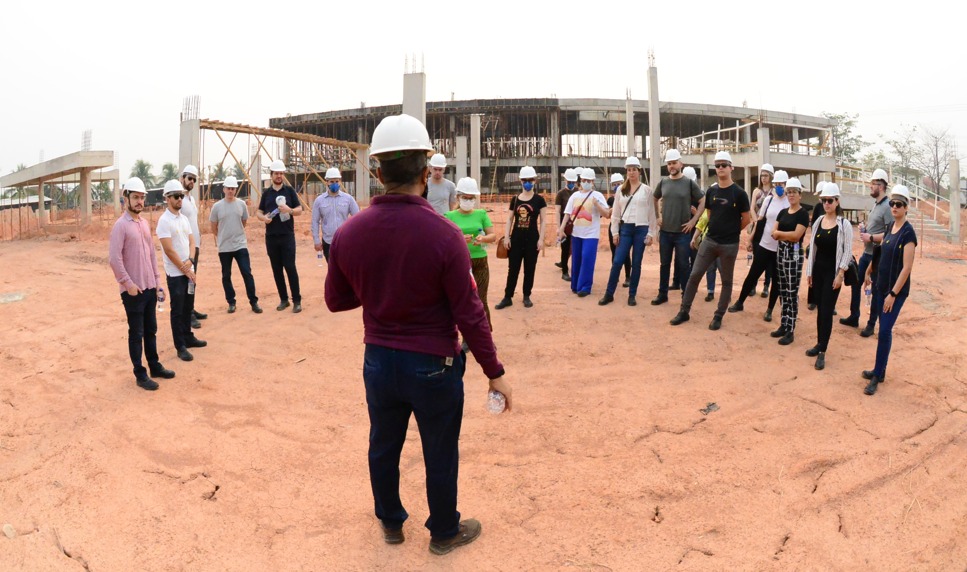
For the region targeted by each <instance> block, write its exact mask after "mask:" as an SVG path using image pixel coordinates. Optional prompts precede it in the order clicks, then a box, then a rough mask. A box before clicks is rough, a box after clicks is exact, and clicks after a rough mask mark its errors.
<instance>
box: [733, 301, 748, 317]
mask: <svg viewBox="0 0 967 572" xmlns="http://www.w3.org/2000/svg"><path fill="white" fill-rule="evenodd" d="M743 310H745V306H744V305H742V304H739V303H738V302H736V303H735V304H732V305H731V306H729V313H730V314H734V313H736V312H741V311H743Z"/></svg>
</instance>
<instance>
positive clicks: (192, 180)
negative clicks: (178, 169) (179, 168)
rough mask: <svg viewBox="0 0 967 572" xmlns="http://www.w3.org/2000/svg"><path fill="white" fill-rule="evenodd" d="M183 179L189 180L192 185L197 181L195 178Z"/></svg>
mask: <svg viewBox="0 0 967 572" xmlns="http://www.w3.org/2000/svg"><path fill="white" fill-rule="evenodd" d="M185 179H187V180H189V181H191V182H192V183H194V182H195V181H197V180H198V179H196V178H195V177H185Z"/></svg>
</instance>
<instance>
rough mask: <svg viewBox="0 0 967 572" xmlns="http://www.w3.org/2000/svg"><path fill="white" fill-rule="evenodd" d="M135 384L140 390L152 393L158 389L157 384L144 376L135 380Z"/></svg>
mask: <svg viewBox="0 0 967 572" xmlns="http://www.w3.org/2000/svg"><path fill="white" fill-rule="evenodd" d="M135 383H137V384H138V387H140V388H141V389H147V390H148V391H154V390H156V389H158V382H157V381H155V380H153V379H151V378H150V377H148V376H146V375H143V376H141V377H138V378H136V379H135Z"/></svg>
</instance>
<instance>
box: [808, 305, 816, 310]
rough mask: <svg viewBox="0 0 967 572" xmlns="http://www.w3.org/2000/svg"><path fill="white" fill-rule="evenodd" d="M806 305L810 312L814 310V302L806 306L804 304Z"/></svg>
mask: <svg viewBox="0 0 967 572" xmlns="http://www.w3.org/2000/svg"><path fill="white" fill-rule="evenodd" d="M806 307H807V308H809V311H810V312H812V311H813V310H815V309H816V304H810V305H808V306H806Z"/></svg>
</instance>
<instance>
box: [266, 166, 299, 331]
mask: <svg viewBox="0 0 967 572" xmlns="http://www.w3.org/2000/svg"><path fill="white" fill-rule="evenodd" d="M269 172H271V173H272V186H271V187H269V188H268V189H265V192H264V193H262V200H261V202H259V210H258V211H256V213H255V216H257V217H258V219H259V220H260V221H262V222H263V223H265V251H266V253H267V254H268V255H269V262H271V263H272V275H273V276H274V277H275V287H276V289H278V291H279V305H278V306H276V307H275V309H276V310H278V311H279V312H281V311H282V310H285V309H286V308H288V307H289V292H288V290H286V287H285V276H288V277H289V285H290V286H292V303H293V304H294V306H293V307H292V312H293V313H295V314H298V313H299V312H301V311H302V292H301V291H300V290H299V271H298V270H296V267H295V222H294V221H293V219H292V217H294V216H297V215H301V214H302V203H300V202H299V195H298V194H296V192H295V189H293V188H292V187H290V186H289V185H286V184H285V163H283V162H282V161H280V160H278V159H276V160H275V161H272V164H271V165H269ZM283 271H285V274H284V275H283Z"/></svg>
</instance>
